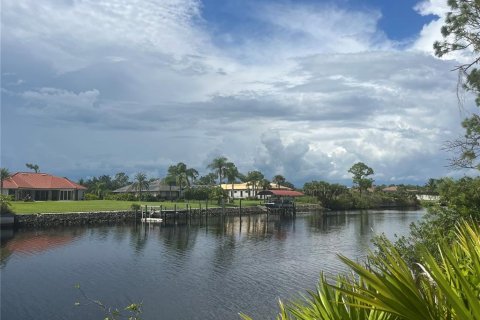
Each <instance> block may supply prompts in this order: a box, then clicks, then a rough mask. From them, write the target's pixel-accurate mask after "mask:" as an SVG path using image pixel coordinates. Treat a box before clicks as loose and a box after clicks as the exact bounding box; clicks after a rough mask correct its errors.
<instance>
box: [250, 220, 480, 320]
mask: <svg viewBox="0 0 480 320" xmlns="http://www.w3.org/2000/svg"><path fill="white" fill-rule="evenodd" d="M379 248H380V252H379V253H376V254H373V253H371V254H370V255H369V257H368V259H367V261H366V263H365V264H360V263H357V262H355V261H352V260H350V259H348V258H346V257H344V256H339V258H340V260H341V261H342V262H343V263H345V264H346V265H347V266H348V267H349V268H350V269H351V271H352V272H353V274H354V275H353V276H349V277H347V276H338V277H337V280H336V283H335V284H330V283H328V282H327V280H326V278H325V276H324V275H323V274H322V275H321V277H320V280H319V283H318V286H317V289H316V291H309V292H307V296H303V297H302V298H301V299H300V300H299V301H293V302H288V303H283V302H281V301H280V302H279V309H280V312H279V314H278V315H277V319H278V320H287V319H301V320H307V319H331V320H340V319H355V320H363V319H365V320H392V319H395V320H396V319H405V320H406V319H409V320H416V319H418V320H439V319H441V320H478V319H480V232H479V228H478V226H476V225H475V224H474V223H473V222H472V221H460V222H459V223H457V226H456V231H455V241H454V242H453V243H452V244H448V243H447V242H440V243H439V244H438V250H439V252H440V259H439V260H436V259H435V257H434V255H432V254H431V253H430V252H429V251H428V250H427V249H426V248H423V249H422V250H421V254H420V257H421V260H420V261H419V262H418V263H417V264H416V266H417V268H418V270H417V269H415V270H412V269H411V268H409V267H408V265H407V263H406V262H405V261H404V260H403V258H402V256H401V255H400V253H399V252H398V251H397V249H396V248H395V247H394V245H393V244H392V243H391V242H389V241H388V240H383V241H382V243H380V245H379ZM241 316H242V318H243V319H250V318H249V317H248V316H246V315H243V314H242V315H241Z"/></svg>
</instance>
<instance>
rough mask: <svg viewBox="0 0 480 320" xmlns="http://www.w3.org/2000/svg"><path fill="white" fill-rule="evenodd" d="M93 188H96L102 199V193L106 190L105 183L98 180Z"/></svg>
mask: <svg viewBox="0 0 480 320" xmlns="http://www.w3.org/2000/svg"><path fill="white" fill-rule="evenodd" d="M93 189H94V190H95V193H96V194H97V196H98V198H99V199H100V197H101V195H102V193H103V192H104V191H105V183H104V182H101V181H97V182H95V184H94V185H93Z"/></svg>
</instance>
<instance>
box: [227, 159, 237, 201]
mask: <svg viewBox="0 0 480 320" xmlns="http://www.w3.org/2000/svg"><path fill="white" fill-rule="evenodd" d="M225 177H226V178H227V182H228V183H231V184H232V201H233V200H234V196H233V189H234V183H235V181H236V180H237V178H240V172H239V171H238V168H237V166H235V164H234V163H233V162H228V163H227V164H226V167H225Z"/></svg>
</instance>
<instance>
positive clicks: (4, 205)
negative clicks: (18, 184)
mask: <svg viewBox="0 0 480 320" xmlns="http://www.w3.org/2000/svg"><path fill="white" fill-rule="evenodd" d="M11 200H12V197H11V196H7V195H3V194H0V214H7V213H13V210H12V207H11V203H10V201H11Z"/></svg>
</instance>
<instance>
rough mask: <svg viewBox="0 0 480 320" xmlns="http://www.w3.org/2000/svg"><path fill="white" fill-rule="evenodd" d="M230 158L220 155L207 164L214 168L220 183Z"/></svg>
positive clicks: (209, 167)
mask: <svg viewBox="0 0 480 320" xmlns="http://www.w3.org/2000/svg"><path fill="white" fill-rule="evenodd" d="M227 163H228V159H227V158H226V157H218V158H215V159H213V160H212V162H211V163H210V164H209V165H208V166H207V168H208V169H212V170H213V171H214V172H215V173H216V174H217V175H218V184H220V185H221V184H222V179H223V177H224V176H225V168H226V166H227Z"/></svg>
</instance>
